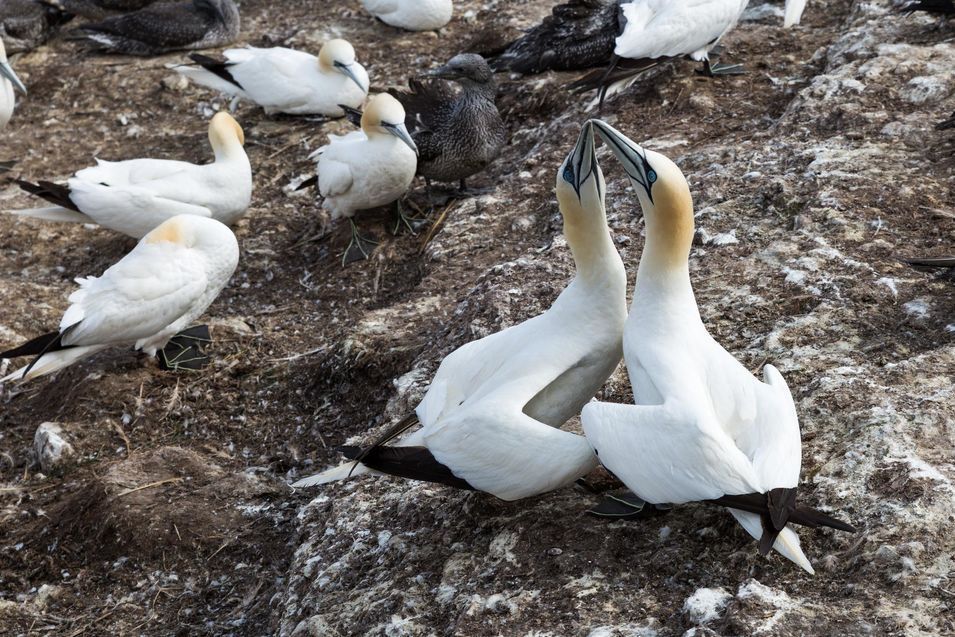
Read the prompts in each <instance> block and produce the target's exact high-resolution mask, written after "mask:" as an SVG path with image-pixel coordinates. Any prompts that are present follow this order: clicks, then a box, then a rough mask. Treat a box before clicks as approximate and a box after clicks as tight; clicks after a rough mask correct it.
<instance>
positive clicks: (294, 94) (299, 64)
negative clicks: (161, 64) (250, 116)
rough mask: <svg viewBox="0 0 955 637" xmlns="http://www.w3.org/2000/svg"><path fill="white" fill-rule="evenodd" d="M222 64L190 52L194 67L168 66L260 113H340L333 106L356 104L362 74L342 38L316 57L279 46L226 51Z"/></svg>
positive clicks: (364, 90)
mask: <svg viewBox="0 0 955 637" xmlns="http://www.w3.org/2000/svg"><path fill="white" fill-rule="evenodd" d="M223 55H224V56H225V58H226V61H225V62H220V61H219V60H215V59H213V58H210V57H207V56H205V55H201V54H198V53H193V54H191V55H190V56H189V57H190V58H192V61H193V62H195V65H194V66H193V65H176V66H173V68H174V69H175V70H176V71H177V72H179V73H181V74H182V75H185V76H186V77H188V78H190V79H192V80H193V81H195V82H197V83H198V84H202V85H203V86H208V87H209V88H212V89H215V90H217V91H221V92H223V93H227V94H229V95H233V96H235V97H236V98H242V99H247V100H249V101H251V102H254V103H255V104H258V105H259V106H261V107H262V108H264V109H265V112H266V113H289V114H291V115H326V116H329V117H341V116H343V115H344V114H345V113H344V111H343V110H342V109H341V107H340V106H339V105H341V104H343V105H345V106H348V107H351V108H358V107H359V106H361V104H362V102H363V101H364V100H365V96H366V95H367V94H368V83H369V80H368V73H367V72H366V71H365V68H364V67H363V66H362V65H361V64H359V63H358V62H357V60H356V58H355V49H354V47H352V45H351V44H349V43H348V42H347V41H346V40H329V41H328V42H326V43H325V44H324V45H323V46H322V48H321V51H319V54H318V57H316V56H314V55H311V54H309V53H305V52H303V51H294V50H292V49H286V48H282V47H275V48H271V49H257V48H253V47H248V48H244V49H227V50H226V51H225V52H224V53H223Z"/></svg>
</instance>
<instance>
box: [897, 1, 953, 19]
mask: <svg viewBox="0 0 955 637" xmlns="http://www.w3.org/2000/svg"><path fill="white" fill-rule="evenodd" d="M900 11H904V12H906V13H912V12H913V11H925V12H926V13H938V14H941V15H955V2H953V1H952V0H915V1H914V2H909V3H908V4H906V5H905V6H903V7H902V8H901V9H900Z"/></svg>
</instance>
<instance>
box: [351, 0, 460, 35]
mask: <svg viewBox="0 0 955 637" xmlns="http://www.w3.org/2000/svg"><path fill="white" fill-rule="evenodd" d="M361 3H362V5H363V6H364V7H365V10H366V11H368V13H370V14H372V15H373V16H375V17H376V18H378V19H379V20H381V21H382V22H384V23H385V24H390V25H391V26H393V27H398V28H400V29H407V30H408V31H434V30H435V29H440V28H441V27H443V26H444V25H446V24H447V23H448V22H450V21H451V14H452V13H453V11H454V7H453V5H452V2H451V0H361Z"/></svg>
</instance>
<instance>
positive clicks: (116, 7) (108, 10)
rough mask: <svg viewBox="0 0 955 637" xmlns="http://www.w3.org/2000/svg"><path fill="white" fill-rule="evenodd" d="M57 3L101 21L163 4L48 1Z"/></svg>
mask: <svg viewBox="0 0 955 637" xmlns="http://www.w3.org/2000/svg"><path fill="white" fill-rule="evenodd" d="M48 1H50V2H56V4H57V5H59V6H61V7H63V9H65V10H66V11H69V12H70V13H72V14H75V15H78V16H83V17H84V18H89V19H91V20H100V19H102V18H105V17H107V16H110V15H115V14H117V13H129V12H131V11H138V10H139V9H142V8H143V7H147V6H149V5H151V4H155V3H157V2H161V1H162V0H48Z"/></svg>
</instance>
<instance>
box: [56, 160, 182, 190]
mask: <svg viewBox="0 0 955 637" xmlns="http://www.w3.org/2000/svg"><path fill="white" fill-rule="evenodd" d="M190 168H195V164H190V163H189V162H185V161H178V160H174V159H129V160H126V161H103V160H101V159H97V160H96V165H95V166H91V167H89V168H84V169H83V170H80V171H79V172H77V173H76V175H75V177H74V179H79V180H82V181H86V182H89V183H92V184H106V185H108V186H125V185H129V184H138V183H143V182H148V181H152V180H154V179H164V178H166V177H169V176H170V175H175V174H177V173H181V172H183V171H185V170H189V169H190Z"/></svg>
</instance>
